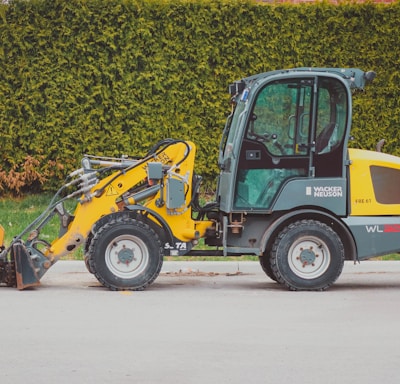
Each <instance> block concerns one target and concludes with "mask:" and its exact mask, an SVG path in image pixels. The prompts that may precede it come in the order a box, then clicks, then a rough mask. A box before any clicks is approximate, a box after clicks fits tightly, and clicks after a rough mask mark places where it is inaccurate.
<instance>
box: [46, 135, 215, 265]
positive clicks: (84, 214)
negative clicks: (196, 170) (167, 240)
mask: <svg viewBox="0 0 400 384" xmlns="http://www.w3.org/2000/svg"><path fill="white" fill-rule="evenodd" d="M182 160H183V161H182ZM194 160H195V145H194V144H193V143H191V142H181V141H178V142H176V143H175V144H172V145H169V146H167V147H166V148H165V149H164V150H162V151H160V152H157V153H156V154H154V155H152V156H149V157H147V158H145V159H143V160H139V161H138V162H137V163H136V164H134V165H132V166H130V167H128V168H127V169H123V170H120V171H117V172H114V173H112V174H111V175H109V176H108V177H106V178H104V179H102V180H101V181H100V182H99V183H98V184H97V185H95V186H94V187H93V188H92V189H91V191H90V192H89V194H88V195H87V196H86V197H82V198H81V203H80V204H78V206H77V208H76V210H75V212H74V215H73V216H74V218H73V220H72V222H71V223H70V225H69V227H68V230H67V232H66V233H65V234H64V235H63V236H61V237H59V238H57V239H55V240H54V241H53V242H52V243H51V247H50V248H49V249H48V251H47V252H46V256H47V257H48V258H49V259H50V260H51V262H53V261H55V260H58V259H59V258H60V257H62V256H64V255H66V254H68V253H71V252H74V251H75V250H76V249H77V248H78V247H79V246H80V245H82V244H83V243H84V242H85V240H86V238H87V236H88V235H89V233H90V231H91V229H92V227H93V225H94V224H95V223H96V222H97V221H98V220H100V219H101V218H102V217H103V216H106V215H109V214H113V213H115V212H118V211H121V210H123V209H124V208H125V207H126V206H127V205H129V204H135V203H138V201H136V199H135V196H139V197H140V196H145V197H147V199H146V202H145V203H144V205H143V206H144V207H148V208H149V209H151V210H152V211H153V212H157V214H158V215H160V216H161V217H163V218H165V219H167V217H168V224H169V226H170V227H171V229H172V230H173V234H174V236H175V237H176V238H178V239H181V240H182V241H188V240H192V239H196V238H199V237H202V236H203V235H204V232H205V230H206V228H207V226H209V225H210V223H209V222H197V221H195V220H192V217H191V209H190V207H189V206H188V205H189V201H190V196H191V195H192V184H191V182H190V181H191V177H192V175H193V167H194ZM151 162H160V163H162V165H163V167H164V170H165V175H164V176H163V177H164V178H165V179H166V178H169V179H172V178H174V179H176V180H178V181H179V179H180V178H183V179H185V182H184V183H183V184H180V185H184V188H185V190H184V191H182V192H183V194H184V196H185V201H184V204H182V207H179V208H172V209H171V208H168V201H166V200H167V198H168V196H165V195H166V194H167V191H166V188H165V189H164V188H163V186H166V185H167V184H168V182H170V180H169V181H168V180H163V179H161V180H159V185H160V187H159V188H157V187H155V186H154V185H150V184H148V182H147V180H146V179H147V177H148V172H147V168H148V164H149V163H151ZM141 183H143V184H144V186H143V188H142V189H141V190H140V191H139V192H137V191H135V192H133V193H132V194H130V193H129V191H130V190H132V188H134V187H135V186H138V185H139V184H141ZM146 190H149V191H150V192H149V193H148V194H147V193H146V192H145V191H146ZM152 191H153V193H152ZM149 194H150V196H148V195H149ZM125 195H126V196H125Z"/></svg>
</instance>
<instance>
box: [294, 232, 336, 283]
mask: <svg viewBox="0 0 400 384" xmlns="http://www.w3.org/2000/svg"><path fill="white" fill-rule="evenodd" d="M288 259H289V260H288V261H289V267H290V269H291V270H292V272H293V273H295V274H296V275H297V276H299V277H301V278H303V279H315V278H318V277H320V276H322V275H323V274H324V273H325V272H326V270H327V269H328V267H329V264H330V262H331V253H330V251H329V248H328V246H327V245H326V243H325V242H324V241H322V240H321V239H319V238H318V237H314V236H303V237H300V238H299V239H297V240H296V241H295V242H294V243H293V244H292V246H291V247H290V249H289V254H288Z"/></svg>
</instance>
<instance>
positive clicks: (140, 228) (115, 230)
mask: <svg viewBox="0 0 400 384" xmlns="http://www.w3.org/2000/svg"><path fill="white" fill-rule="evenodd" d="M163 256H164V254H163V249H162V246H161V242H160V239H159V237H158V236H157V234H156V233H155V232H154V231H153V230H152V229H151V228H150V227H149V226H148V225H147V224H144V223H142V222H140V221H137V220H135V219H132V218H130V217H127V216H122V217H117V218H115V217H113V218H111V219H110V221H109V222H107V223H106V224H104V225H103V226H102V227H100V228H99V229H98V231H97V232H96V233H95V234H94V236H93V239H92V241H91V242H90V247H89V250H88V262H89V267H90V270H91V271H93V273H94V275H95V276H96V278H97V279H98V280H99V281H100V283H101V284H102V285H104V286H105V287H108V288H110V289H111V290H142V289H144V288H145V287H147V286H148V285H149V284H151V283H152V282H153V281H154V280H155V279H156V278H157V276H158V275H159V273H160V270H161V267H162V263H163Z"/></svg>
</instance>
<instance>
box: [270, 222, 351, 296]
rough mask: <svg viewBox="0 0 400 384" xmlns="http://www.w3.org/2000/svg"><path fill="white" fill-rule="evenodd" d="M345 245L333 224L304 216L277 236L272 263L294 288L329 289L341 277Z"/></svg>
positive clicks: (278, 275) (276, 273)
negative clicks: (330, 225) (329, 224)
mask: <svg viewBox="0 0 400 384" xmlns="http://www.w3.org/2000/svg"><path fill="white" fill-rule="evenodd" d="M343 265H344V247H343V243H342V241H341V239H340V237H339V236H338V234H337V233H336V232H335V231H333V229H332V228H330V227H329V226H327V225H326V224H324V223H321V222H319V221H316V220H301V221H297V222H294V223H292V224H290V225H288V226H287V227H285V228H284V229H283V230H282V231H281V232H280V233H279V234H278V236H277V237H276V239H275V242H274V244H273V246H272V252H271V267H272V270H273V273H274V276H275V277H276V279H277V281H279V282H280V283H282V284H285V285H286V286H287V287H288V288H289V289H291V290H325V289H327V288H329V287H330V286H331V285H332V284H333V283H334V282H335V281H336V279H337V278H338V277H339V275H340V274H341V272H342V270H343Z"/></svg>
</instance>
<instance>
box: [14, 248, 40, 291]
mask: <svg viewBox="0 0 400 384" xmlns="http://www.w3.org/2000/svg"><path fill="white" fill-rule="evenodd" d="M11 256H12V258H13V259H14V262H15V275H16V281H17V288H18V289H19V290H23V289H25V288H29V287H35V286H38V285H40V277H39V276H38V273H37V271H36V268H35V265H34V263H33V260H32V258H31V256H30V255H29V253H28V252H27V251H26V248H25V247H24V246H23V245H22V244H20V243H17V244H14V245H13V246H12V250H11Z"/></svg>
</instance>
